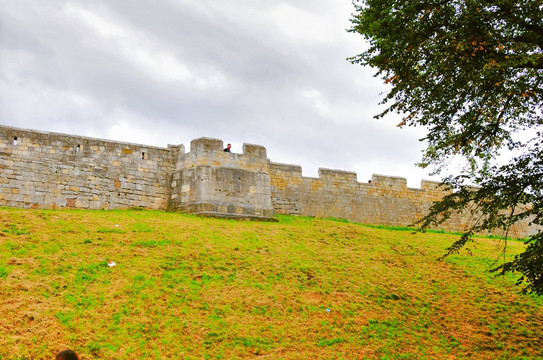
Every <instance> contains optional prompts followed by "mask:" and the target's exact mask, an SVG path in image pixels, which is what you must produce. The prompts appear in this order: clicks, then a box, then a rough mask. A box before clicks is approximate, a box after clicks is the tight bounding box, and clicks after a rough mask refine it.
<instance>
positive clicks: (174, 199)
mask: <svg viewBox="0 0 543 360" xmlns="http://www.w3.org/2000/svg"><path fill="white" fill-rule="evenodd" d="M222 149H223V142H222V141H221V140H217V139H209V138H200V139H196V140H193V141H192V142H191V151H190V152H188V153H185V148H184V146H183V145H177V146H174V145H168V147H167V148H160V147H153V146H146V145H139V144H130V143H123V142H115V141H108V140H102V139H94V138H88V137H81V136H72V135H65V134H58V133H48V132H41V131H34V130H25V129H18V128H13V127H7V126H1V125H0V206H11V207H25V208H64V207H68V208H70V207H71V208H84V209H120V208H131V207H144V208H150V209H168V210H172V211H181V212H190V213H196V214H205V215H215V216H226V217H243V218H260V219H269V218H272V217H273V216H274V214H276V213H278V214H291V215H304V216H315V217H321V218H329V217H335V218H343V219H348V220H351V221H356V222H360V223H365V224H376V225H393V226H407V225H410V224H412V223H413V222H414V221H415V220H417V219H419V218H420V217H422V216H423V215H424V214H425V213H426V212H427V210H428V209H429V207H430V206H431V204H432V202H434V201H435V200H438V199H440V198H441V197H442V196H443V195H444V193H443V191H442V190H441V189H440V188H439V186H438V185H439V184H438V183H436V182H431V181H422V182H421V188H420V189H412V188H408V187H407V182H406V179H404V178H401V177H390V176H383V175H373V177H372V182H371V183H359V182H357V179H356V174H355V173H353V172H348V171H340V170H329V169H319V177H318V178H311V177H303V176H302V169H301V167H300V166H296V165H287V164H278V163H273V162H271V161H269V160H268V159H267V155H266V149H265V148H264V147H262V146H259V145H250V144H245V145H244V146H243V153H242V154H237V153H227V152H223V150H222ZM470 221H471V217H470V216H469V214H457V215H455V216H453V217H452V218H451V219H450V220H449V221H448V222H447V223H445V224H443V226H442V228H443V229H445V230H448V231H462V230H463V229H464V228H465V227H466V226H468V225H469V223H470ZM532 232H533V229H529V228H527V227H526V226H517V227H516V228H515V229H513V234H511V235H512V236H518V237H521V236H526V235H528V234H530V233H532Z"/></svg>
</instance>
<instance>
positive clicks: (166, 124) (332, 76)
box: [0, 0, 435, 187]
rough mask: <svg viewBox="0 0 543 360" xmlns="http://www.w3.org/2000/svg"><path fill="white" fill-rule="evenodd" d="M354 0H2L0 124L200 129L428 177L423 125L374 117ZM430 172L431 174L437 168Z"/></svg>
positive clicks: (113, 132)
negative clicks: (355, 61) (353, 22)
mask: <svg viewBox="0 0 543 360" xmlns="http://www.w3.org/2000/svg"><path fill="white" fill-rule="evenodd" d="M352 12H353V6H352V4H351V1H350V0H345V1H343V0H313V1H311V2H308V1H302V0H285V1H277V0H273V1H272V0H259V1H254V0H230V1H211V0H132V1H119V0H92V1H88V0H46V1H44V0H0V123H1V124H3V125H9V126H16V127H22V128H29V129H37V130H43V131H55V132H62V133H69V134H74V135H82V136H91V137H98V138H106V139H112V140H120V141H127V142H133V143H141V144H147V145H156V146H161V147H166V146H167V144H181V143H182V144H185V146H186V148H187V151H188V150H189V146H190V141H191V140H192V139H195V138H198V137H203V136H205V137H213V138H218V139H221V140H223V141H224V143H225V144H226V143H227V142H230V143H232V145H233V151H234V152H241V151H242V149H241V147H242V144H243V143H250V144H258V145H263V146H265V147H266V149H267V152H268V157H269V158H270V159H271V160H272V161H274V162H281V163H289V164H296V165H301V166H302V169H303V175H304V176H317V172H318V168H319V167H322V168H330V169H340V170H348V171H355V172H357V174H358V179H359V181H363V182H365V181H367V179H369V178H370V177H371V175H372V174H384V175H393V176H402V177H405V178H407V180H408V185H409V186H411V187H419V184H420V180H421V179H432V178H431V177H430V176H428V174H427V172H425V171H423V170H421V169H418V168H417V167H416V166H415V163H416V162H418V161H419V160H420V158H421V149H422V144H421V143H420V142H419V141H418V139H419V138H421V137H422V136H423V133H421V132H420V131H421V129H405V128H404V129H399V128H397V127H396V124H397V123H398V122H399V120H398V118H397V117H396V118H395V117H389V118H387V119H383V120H375V119H373V115H375V114H377V113H378V112H379V109H380V107H379V106H378V103H379V101H380V99H381V95H380V94H381V93H382V92H384V91H387V88H386V87H385V86H384V85H383V84H382V81H381V80H380V79H378V78H374V77H373V74H374V73H375V70H374V69H370V68H363V67H361V66H358V65H352V64H350V63H349V62H348V61H347V60H346V58H347V57H350V56H353V55H356V54H358V53H360V52H361V51H362V50H363V49H364V47H365V46H366V43H365V40H364V39H363V38H362V37H361V36H360V35H356V34H351V33H348V32H347V31H346V29H347V28H349V27H350V22H349V18H350V15H351V13H352ZM434 179H435V178H434Z"/></svg>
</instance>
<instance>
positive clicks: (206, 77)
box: [65, 3, 227, 91]
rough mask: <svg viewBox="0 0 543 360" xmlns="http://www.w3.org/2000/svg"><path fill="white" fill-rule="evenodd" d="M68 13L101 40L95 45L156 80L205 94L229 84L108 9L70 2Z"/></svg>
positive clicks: (218, 74)
mask: <svg viewBox="0 0 543 360" xmlns="http://www.w3.org/2000/svg"><path fill="white" fill-rule="evenodd" d="M65 13H66V15H68V16H71V17H75V18H76V19H77V20H80V21H83V22H84V23H86V24H87V25H88V26H89V27H90V28H91V30H93V31H94V33H95V34H96V35H98V36H99V37H100V38H101V39H98V42H97V45H95V46H102V47H105V48H106V49H107V51H109V52H110V53H112V54H113V55H114V56H115V55H116V53H120V54H121V56H123V57H124V59H125V61H127V62H128V63H130V64H132V65H133V66H135V67H136V68H137V69H138V70H140V71H142V72H143V73H145V74H147V75H148V76H150V77H152V78H153V79H154V80H156V81H160V82H166V83H168V82H184V83H188V84H189V85H192V86H194V87H196V88H197V89H198V90H202V91H203V90H208V89H210V88H222V87H225V86H226V85H227V79H226V77H225V76H224V75H223V74H221V73H220V72H219V71H217V70H216V69H213V68H209V67H206V68H198V67H197V66H190V65H187V64H186V63H184V62H182V61H181V60H180V59H179V57H180V54H179V53H176V52H175V51H174V50H173V49H172V48H169V47H168V45H167V44H162V43H160V41H159V40H157V39H154V38H153V37H152V36H150V35H148V34H146V33H145V32H144V31H141V30H139V29H137V28H135V27H133V26H130V25H129V24H127V23H126V22H124V21H123V20H122V19H120V18H119V17H114V16H113V15H112V14H111V13H110V12H108V11H107V9H103V8H100V7H98V8H94V9H93V10H88V9H86V8H84V7H81V6H76V5H73V4H71V3H67V4H66V7H65ZM100 40H101V41H100Z"/></svg>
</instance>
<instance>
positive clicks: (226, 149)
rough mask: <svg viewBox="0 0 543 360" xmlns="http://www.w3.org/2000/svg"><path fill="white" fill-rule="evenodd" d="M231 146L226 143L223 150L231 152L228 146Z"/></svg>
mask: <svg viewBox="0 0 543 360" xmlns="http://www.w3.org/2000/svg"><path fill="white" fill-rule="evenodd" d="M231 147H232V144H228V145H226V147H225V148H224V150H223V151H225V152H231V151H230V148H231Z"/></svg>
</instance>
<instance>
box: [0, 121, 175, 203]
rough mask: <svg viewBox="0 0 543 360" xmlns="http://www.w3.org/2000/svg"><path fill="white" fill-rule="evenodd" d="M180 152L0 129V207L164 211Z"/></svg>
mask: <svg viewBox="0 0 543 360" xmlns="http://www.w3.org/2000/svg"><path fill="white" fill-rule="evenodd" d="M183 152H184V147H183V146H180V147H171V148H168V149H164V148H158V147H152V146H146V145H138V144H129V143H120V142H114V141H107V140H101V139H93V138H87V137H80V136H72V135H65V134H56V133H47V132H40V131H33V130H24V129H16V128H10V127H5V126H0V174H1V176H0V206H12V207H25V208H30V207H32V208H63V207H68V208H70V207H71V208H83V209H118V208H130V207H145V208H150V209H165V208H166V206H167V202H168V200H169V184H170V179H171V174H172V172H173V169H174V163H175V159H176V157H177V156H178V153H183Z"/></svg>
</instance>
